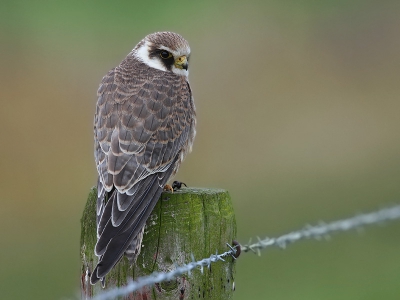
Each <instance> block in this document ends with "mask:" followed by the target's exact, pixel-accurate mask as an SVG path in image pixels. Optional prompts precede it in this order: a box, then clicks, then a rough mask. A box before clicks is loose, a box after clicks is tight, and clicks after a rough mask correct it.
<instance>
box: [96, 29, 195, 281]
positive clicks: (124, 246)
mask: <svg viewBox="0 0 400 300" xmlns="http://www.w3.org/2000/svg"><path fill="white" fill-rule="evenodd" d="M189 56H190V47H189V44H188V42H187V41H186V40H185V39H184V38H183V37H182V36H180V35H179V34H176V33H173V32H156V33H153V34H150V35H148V36H146V37H145V38H144V39H143V40H142V41H140V42H139V44H137V45H136V47H135V48H134V49H133V50H132V51H131V52H130V53H129V54H128V56H127V57H126V58H125V59H124V60H123V61H122V62H121V64H120V65H119V66H118V67H116V68H114V69H112V70H111V71H109V72H108V74H107V75H106V76H105V77H104V78H103V80H102V82H101V84H100V87H99V90H98V100H97V106H96V114H95V119H94V140H95V160H96V166H97V171H98V173H99V178H98V184H97V188H98V197H97V244H96V247H95V254H96V255H97V256H98V257H99V262H98V264H97V266H96V268H95V269H94V270H93V272H92V275H91V278H90V282H91V283H92V284H95V283H96V282H97V281H99V280H101V281H102V282H103V283H104V277H105V276H106V275H107V273H108V272H110V270H111V269H112V268H113V267H114V265H115V264H116V263H117V262H118V261H119V260H120V259H121V257H122V256H123V255H124V254H125V255H126V256H127V257H128V259H129V260H130V261H131V262H132V263H134V262H135V261H136V258H137V256H138V254H139V252H140V247H141V243H142V238H143V231H144V226H145V223H146V220H147V218H148V217H149V215H150V213H151V211H152V210H153V208H154V206H155V205H156V203H157V200H158V198H159V197H160V195H161V193H162V191H163V188H164V186H165V185H166V184H167V181H168V180H169V179H170V178H171V176H173V175H174V174H175V173H176V171H177V170H178V168H179V165H180V164H181V162H182V161H183V159H184V158H185V156H186V154H187V153H188V152H190V151H191V148H192V144H193V140H194V137H195V134H196V131H195V124H196V113H195V106H194V102H193V97H192V92H191V89H190V86H189V81H188V74H189V72H188V61H189Z"/></svg>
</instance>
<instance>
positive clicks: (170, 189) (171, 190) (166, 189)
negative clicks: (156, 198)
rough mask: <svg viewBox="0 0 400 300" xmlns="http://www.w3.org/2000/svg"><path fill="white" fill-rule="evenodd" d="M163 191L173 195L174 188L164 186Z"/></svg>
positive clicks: (167, 185)
mask: <svg viewBox="0 0 400 300" xmlns="http://www.w3.org/2000/svg"><path fill="white" fill-rule="evenodd" d="M164 191H168V192H171V193H173V192H174V188H173V187H172V186H170V185H169V184H166V185H164Z"/></svg>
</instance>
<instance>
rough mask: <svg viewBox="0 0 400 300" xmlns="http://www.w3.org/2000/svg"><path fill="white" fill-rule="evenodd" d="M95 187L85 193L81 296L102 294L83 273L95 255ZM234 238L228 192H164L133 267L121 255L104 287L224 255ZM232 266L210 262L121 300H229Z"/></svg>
mask: <svg viewBox="0 0 400 300" xmlns="http://www.w3.org/2000/svg"><path fill="white" fill-rule="evenodd" d="M95 204H96V189H95V188H93V189H92V191H91V192H90V194H89V197H88V201H87V203H86V207H85V210H84V213H83V217H82V235H81V259H82V280H81V291H82V298H83V299H85V298H88V297H91V296H94V295H98V294H99V293H101V292H102V288H101V287H100V284H97V285H95V286H91V285H90V284H89V283H88V281H87V278H86V272H87V270H89V271H91V270H93V268H94V266H95V263H96V262H97V257H96V256H95V255H94V252H93V249H94V245H95V243H96V216H95ZM235 237H236V222H235V216H234V212H233V206H232V202H231V199H230V196H229V194H228V192H227V191H225V190H221V189H203V188H201V189H200V188H183V189H182V190H179V191H177V192H174V193H163V194H162V196H161V198H160V200H159V202H158V203H157V205H156V207H155V208H154V210H153V212H152V214H151V216H150V218H149V219H148V221H147V224H146V229H145V234H144V237H143V243H142V250H141V253H140V255H139V257H138V259H137V262H136V264H135V265H134V266H130V265H129V263H128V260H127V259H126V258H125V257H124V258H123V259H121V261H120V262H119V263H118V264H117V265H116V266H115V267H114V269H113V270H112V271H111V272H110V273H109V275H108V276H107V277H106V288H110V287H114V286H123V285H125V284H126V283H127V281H128V280H130V279H135V278H137V277H141V276H146V275H149V274H151V273H152V272H154V271H159V272H168V271H170V270H172V269H174V265H182V264H186V263H188V262H190V261H191V260H192V258H191V256H192V254H193V256H194V257H195V259H196V260H199V259H202V258H206V257H209V256H210V255H211V254H215V253H216V252H217V251H218V253H222V252H225V251H227V250H228V249H227V246H226V243H232V240H234V239H235ZM234 278H235V264H234V263H233V262H232V258H226V262H217V263H214V264H212V266H211V268H210V269H207V268H205V269H204V273H203V274H202V273H201V272H200V270H194V271H192V272H191V274H190V275H189V274H185V275H183V276H182V277H178V278H176V280H174V281H172V282H162V283H159V284H156V285H155V286H152V287H145V288H143V289H142V290H140V291H137V292H134V293H132V294H131V295H127V296H126V297H124V298H121V299H147V300H150V299H153V300H156V299H157V300H159V299H179V300H180V299H199V298H200V299H230V298H232V295H233V290H234Z"/></svg>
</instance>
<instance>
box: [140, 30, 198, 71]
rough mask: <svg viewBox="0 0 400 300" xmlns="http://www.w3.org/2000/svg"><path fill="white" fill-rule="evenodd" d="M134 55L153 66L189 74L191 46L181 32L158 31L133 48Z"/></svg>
mask: <svg viewBox="0 0 400 300" xmlns="http://www.w3.org/2000/svg"><path fill="white" fill-rule="evenodd" d="M133 55H134V56H135V57H136V58H137V59H139V60H140V61H142V62H143V63H145V64H146V65H148V66H149V67H151V68H155V69H158V70H162V71H165V72H172V73H175V74H177V75H182V76H186V77H187V76H188V75H189V71H188V67H189V56H190V47H189V44H188V42H187V41H186V40H185V39H184V38H183V37H182V36H180V35H179V34H176V33H173V32H156V33H153V34H149V35H148V36H146V37H145V38H144V39H143V40H142V41H141V42H140V43H139V44H137V45H136V47H135V48H134V49H133Z"/></svg>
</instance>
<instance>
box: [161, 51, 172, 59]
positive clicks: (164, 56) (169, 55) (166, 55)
mask: <svg viewBox="0 0 400 300" xmlns="http://www.w3.org/2000/svg"><path fill="white" fill-rule="evenodd" d="M160 56H161V58H163V59H168V58H170V57H172V54H171V53H169V52H168V51H165V50H163V51H161V52H160Z"/></svg>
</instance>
